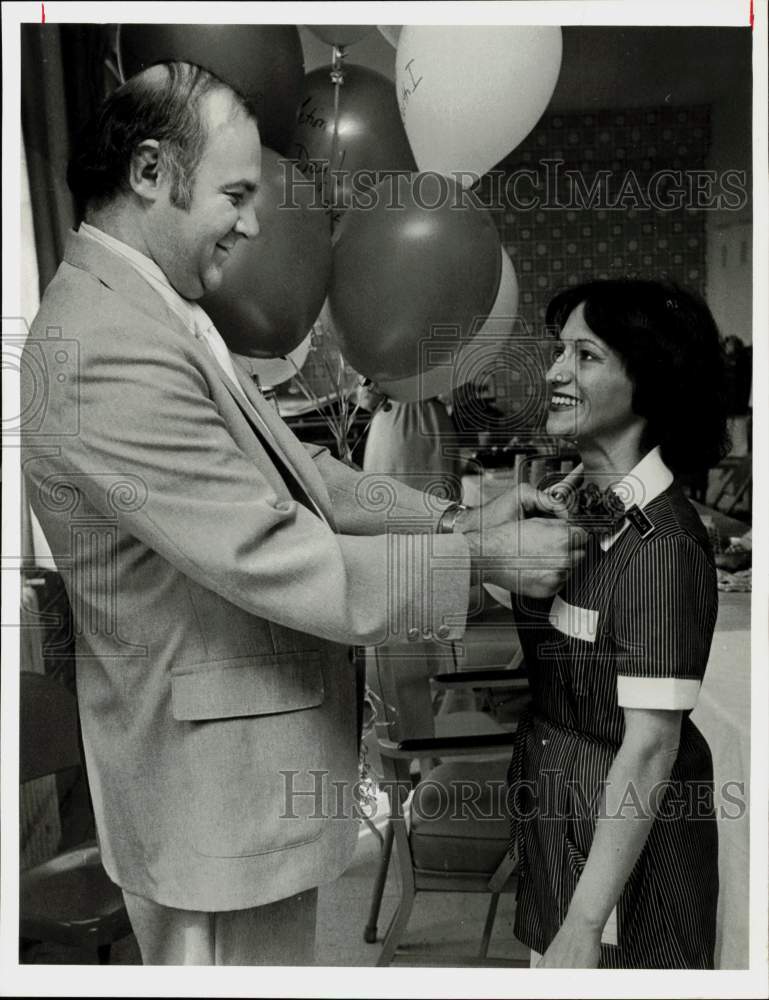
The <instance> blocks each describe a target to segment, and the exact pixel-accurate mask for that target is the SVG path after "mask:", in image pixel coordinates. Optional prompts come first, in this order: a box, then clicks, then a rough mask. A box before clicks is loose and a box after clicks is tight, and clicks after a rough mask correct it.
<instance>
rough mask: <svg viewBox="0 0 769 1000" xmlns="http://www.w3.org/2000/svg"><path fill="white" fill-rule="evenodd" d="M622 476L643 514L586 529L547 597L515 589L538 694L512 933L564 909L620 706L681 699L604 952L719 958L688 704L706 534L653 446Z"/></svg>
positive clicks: (523, 776)
mask: <svg viewBox="0 0 769 1000" xmlns="http://www.w3.org/2000/svg"><path fill="white" fill-rule="evenodd" d="M631 476H632V479H633V483H634V485H635V491H636V493H637V494H639V502H638V503H637V504H636V505H635V506H636V508H642V512H641V515H640V518H639V519H638V521H637V523H636V524H629V523H627V522H625V523H624V525H623V527H622V528H621V529H620V530H619V531H618V532H616V533H615V534H614V535H613V536H606V535H604V536H599V535H594V536H592V537H591V540H590V543H589V547H588V552H587V554H586V556H585V559H584V560H583V562H582V563H581V564H580V567H579V568H578V569H577V570H576V571H575V572H574V574H572V576H571V578H570V579H569V581H568V583H567V584H566V585H565V587H564V589H563V590H562V591H561V593H560V594H559V595H557V596H556V597H555V598H554V599H548V600H534V599H530V598H520V597H516V595H513V608H514V611H515V613H516V622H517V624H518V629H519V634H520V639H521V643H522V646H523V649H524V654H525V659H526V663H527V667H528V671H529V678H530V683H531V689H532V696H533V698H532V709H531V710H530V712H529V713H528V715H527V716H526V717H525V719H524V720H523V721H522V723H521V725H520V727H519V730H518V733H517V737H516V745H515V749H514V753H513V760H512V763H511V767H510V774H509V788H508V804H509V808H510V810H511V816H512V830H513V844H514V846H515V847H516V848H517V850H518V852H519V872H520V878H519V888H518V902H517V913H516V923H515V934H516V936H517V937H518V939H519V940H521V941H522V942H523V943H524V944H526V945H528V946H529V947H530V948H532V949H534V950H536V951H538V952H544V951H545V950H546V949H547V947H548V945H549V944H550V942H551V941H552V939H553V937H554V936H555V934H556V932H557V931H558V928H559V927H560V925H561V923H562V922H563V919H564V917H565V916H566V911H567V909H568V907H569V902H570V900H571V897H572V894H573V892H574V889H575V887H576V884H577V881H578V879H579V877H580V874H581V871H582V869H583V867H584V864H585V861H586V859H587V855H588V852H589V851H590V846H591V843H592V839H593V834H594V831H595V822H596V816H597V812H598V809H599V806H600V804H601V799H602V784H601V783H602V782H603V781H604V780H605V779H606V777H607V775H608V772H609V769H610V767H611V765H612V762H613V760H614V757H615V755H616V753H617V751H618V749H619V747H620V744H621V742H622V738H623V735H624V716H623V707H627V708H652V709H655V708H662V709H681V710H683V712H684V715H683V722H682V727H681V740H680V748H679V752H678V757H677V759H676V762H675V764H674V766H673V771H672V774H671V778H670V783H669V784H668V785H666V787H665V788H660V789H659V790H658V791H659V796H658V801H659V803H660V805H659V811H658V814H657V818H656V819H655V821H654V823H653V825H652V828H651V832H650V834H649V837H648V840H647V842H646V844H645V846H644V849H643V851H642V853H641V855H640V857H639V859H638V862H637V863H636V865H635V867H634V869H633V871H632V873H631V875H630V877H629V879H628V881H627V883H626V885H625V888H624V890H623V892H622V895H621V897H620V899H619V901H618V904H617V906H616V907H615V910H614V911H613V913H612V914H611V916H610V918H609V920H608V922H607V924H606V928H605V929H604V932H603V936H602V943H601V959H600V965H601V967H602V968H712V967H713V950H714V945H715V930H716V904H717V900H718V840H717V830H716V821H715V814H714V809H713V768H712V760H711V755H710V750H709V748H708V745H707V743H706V741H705V739H704V737H703V736H702V734H701V733H700V732H699V730H698V729H697V728H696V727H695V726H694V724H693V723H692V722H691V721H690V719H689V717H688V716H689V712H690V710H691V709H692V708H693V707H694V704H695V703H696V700H697V694H698V691H699V687H700V684H701V681H702V677H703V674H704V671H705V665H706V663H707V659H708V654H709V651H710V642H711V638H712V635H713V629H714V627H715V620H716V614H717V606H718V595H717V589H716V572H715V567H714V563H713V558H712V553H711V549H710V545H709V542H708V538H707V533H706V532H705V529H704V528H703V526H702V524H701V522H700V520H699V517H698V516H697V514H696V512H695V511H694V508H693V507H692V506H691V505H690V504H689V502H688V501H687V499H686V498H685V496H684V495H683V493H682V492H681V491H680V490H679V489H678V487H676V486H675V485H673V484H672V475H671V474H670V472H669V470H667V469H666V467H665V466H664V465H663V463H662V461H661V459H660V458H659V454H658V452H656V451H655V452H651V453H650V454H649V455H647V456H646V458H645V459H644V460H643V461H642V462H641V463H640V465H639V466H637V467H636V469H635V470H633V474H631ZM627 506H630V505H627ZM633 794H634V792H633V789H629V790H628V793H627V795H626V796H625V797H624V798H623V804H627V805H629V806H630V807H631V809H637V810H638V811H639V812H640V810H641V809H643V808H645V807H646V806H647V803H643V802H641V800H640V799H638V798H637V797H636V798H633ZM625 815H631V816H632V812H631V813H630V814H628V813H625ZM619 821H620V822H622V821H623V820H619ZM627 821H629V822H632V819H630V820H627Z"/></svg>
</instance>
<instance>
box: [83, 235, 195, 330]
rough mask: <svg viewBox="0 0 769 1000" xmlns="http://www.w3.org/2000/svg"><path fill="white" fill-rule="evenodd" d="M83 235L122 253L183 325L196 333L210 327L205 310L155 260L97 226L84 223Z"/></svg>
mask: <svg viewBox="0 0 769 1000" xmlns="http://www.w3.org/2000/svg"><path fill="white" fill-rule="evenodd" d="M80 232H81V233H83V234H85V235H86V236H88V237H90V239H92V240H96V242H97V243H100V244H101V245H102V246H104V247H106V248H107V249H108V250H111V251H112V252H113V253H116V254H118V256H120V257H122V258H123V260H125V261H127V262H128V263H129V264H131V266H132V267H133V268H135V269H136V270H137V271H138V272H139V273H140V274H141V275H142V276H143V277H144V278H145V279H146V280H147V281H149V283H150V284H151V285H152V287H153V288H154V289H155V291H157V292H158V293H159V294H160V295H161V296H162V297H163V300H164V301H165V303H166V305H167V306H170V308H171V309H173V311H174V312H175V313H176V315H177V316H178V317H179V318H180V319H181V320H182V322H183V323H184V324H185V325H186V326H187V327H189V328H190V329H192V331H193V332H195V331H197V330H199V329H200V328H201V326H202V327H203V329H205V328H206V327H207V326H210V324H211V321H210V320H209V319H208V317H207V315H206V313H205V312H204V310H203V309H202V307H201V306H199V305H198V304H197V303H196V302H192V301H190V300H189V299H185V298H183V297H182V296H181V295H180V294H179V293H178V292H177V291H176V289H175V288H174V286H173V285H172V284H171V282H170V281H169V280H168V278H167V277H166V276H165V274H164V273H163V271H162V270H161V269H160V267H158V265H157V264H156V263H155V261H154V260H150V258H149V257H148V256H147V255H146V254H143V253H141V252H140V251H139V250H136V249H134V247H131V246H129V245H128V244H127V243H124V242H123V241H122V240H119V239H117V238H116V237H114V236H110V235H109V233H105V232H104V231H103V230H102V229H97V228H96V226H91V225H89V223H87V222H81V223H80Z"/></svg>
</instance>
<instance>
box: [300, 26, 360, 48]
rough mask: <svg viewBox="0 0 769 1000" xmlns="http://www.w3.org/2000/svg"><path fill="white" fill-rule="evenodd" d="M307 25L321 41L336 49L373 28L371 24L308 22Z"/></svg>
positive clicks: (354, 40) (349, 43) (350, 43)
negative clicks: (334, 46)
mask: <svg viewBox="0 0 769 1000" xmlns="http://www.w3.org/2000/svg"><path fill="white" fill-rule="evenodd" d="M307 27H308V28H309V29H310V31H311V32H312V33H313V35H315V36H316V37H317V38H319V39H320V40H321V41H322V42H327V43H328V44H329V45H336V47H337V48H338V49H342V48H344V47H345V45H352V43H353V42H357V41H359V40H360V39H361V38H365V36H366V35H369V34H371V32H372V31H373V30H374V25H373V24H308V25H307Z"/></svg>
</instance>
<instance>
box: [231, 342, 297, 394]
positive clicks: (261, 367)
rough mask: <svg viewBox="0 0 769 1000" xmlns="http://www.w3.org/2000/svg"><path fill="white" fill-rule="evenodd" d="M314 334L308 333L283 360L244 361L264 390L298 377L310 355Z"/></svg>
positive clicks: (258, 359) (249, 359)
mask: <svg viewBox="0 0 769 1000" xmlns="http://www.w3.org/2000/svg"><path fill="white" fill-rule="evenodd" d="M311 340H312V333H308V334H307V336H306V337H305V338H304V340H303V341H302V342H301V343H300V344H299V346H298V347H295V348H294V349H293V351H289V352H288V354H287V355H286V356H285V357H282V358H249V357H246V358H245V359H244V364H245V366H246V368H247V369H248V370H249V372H250V373H251V375H252V376H253V375H256V377H257V378H258V379H259V385H260V386H261V388H262V389H272V388H273V387H274V386H276V385H282V384H283V383H284V382H288V380H289V379H290V378H293V377H294V375H296V372H297V369H299V371H301V370H302V365H303V364H304V363H305V361H306V360H307V355H308V354H309V353H310V341H311Z"/></svg>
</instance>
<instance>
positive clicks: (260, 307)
mask: <svg viewBox="0 0 769 1000" xmlns="http://www.w3.org/2000/svg"><path fill="white" fill-rule="evenodd" d="M283 164H285V165H286V173H285V174H284V166H283ZM291 206H294V207H291ZM256 215H257V219H258V220H259V235H258V236H257V237H255V238H254V239H249V240H240V241H239V242H238V243H237V244H236V246H235V248H234V250H233V251H232V257H231V259H230V260H229V261H228V262H227V265H226V266H225V269H224V278H223V280H222V283H221V285H220V286H219V288H218V289H217V290H216V291H215V292H213V293H211V294H209V295H206V296H204V297H203V298H202V299H201V300H200V304H201V306H202V307H203V308H204V309H205V310H206V312H207V313H208V314H209V316H210V317H211V319H212V320H213V321H214V324H215V325H216V328H217V330H218V331H219V332H220V333H221V335H222V337H223V338H224V339H225V341H226V342H227V346H228V347H229V348H230V350H232V351H234V352H235V353H236V354H243V355H246V356H248V357H282V356H284V355H285V354H286V353H288V352H289V351H291V350H292V349H293V348H295V347H296V346H297V344H299V343H300V341H301V340H302V339H303V338H304V337H305V336H306V334H307V332H308V331H309V329H310V327H311V326H312V324H313V323H314V322H315V320H316V319H317V317H318V313H319V312H320V310H321V307H322V305H323V300H324V298H325V296H326V289H327V287H328V281H329V276H330V273H331V238H330V235H329V229H328V219H327V217H326V214H325V212H324V210H323V208H322V206H320V205H316V204H315V192H314V191H313V189H312V188H311V187H308V186H307V179H306V178H305V177H304V176H303V174H302V173H301V172H300V171H299V170H298V168H297V166H296V164H294V163H293V162H289V161H285V160H283V159H282V158H281V157H280V156H279V155H278V154H277V153H275V152H273V150H271V149H264V148H263V149H262V180H261V183H260V185H259V191H258V193H257V196H256Z"/></svg>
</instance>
